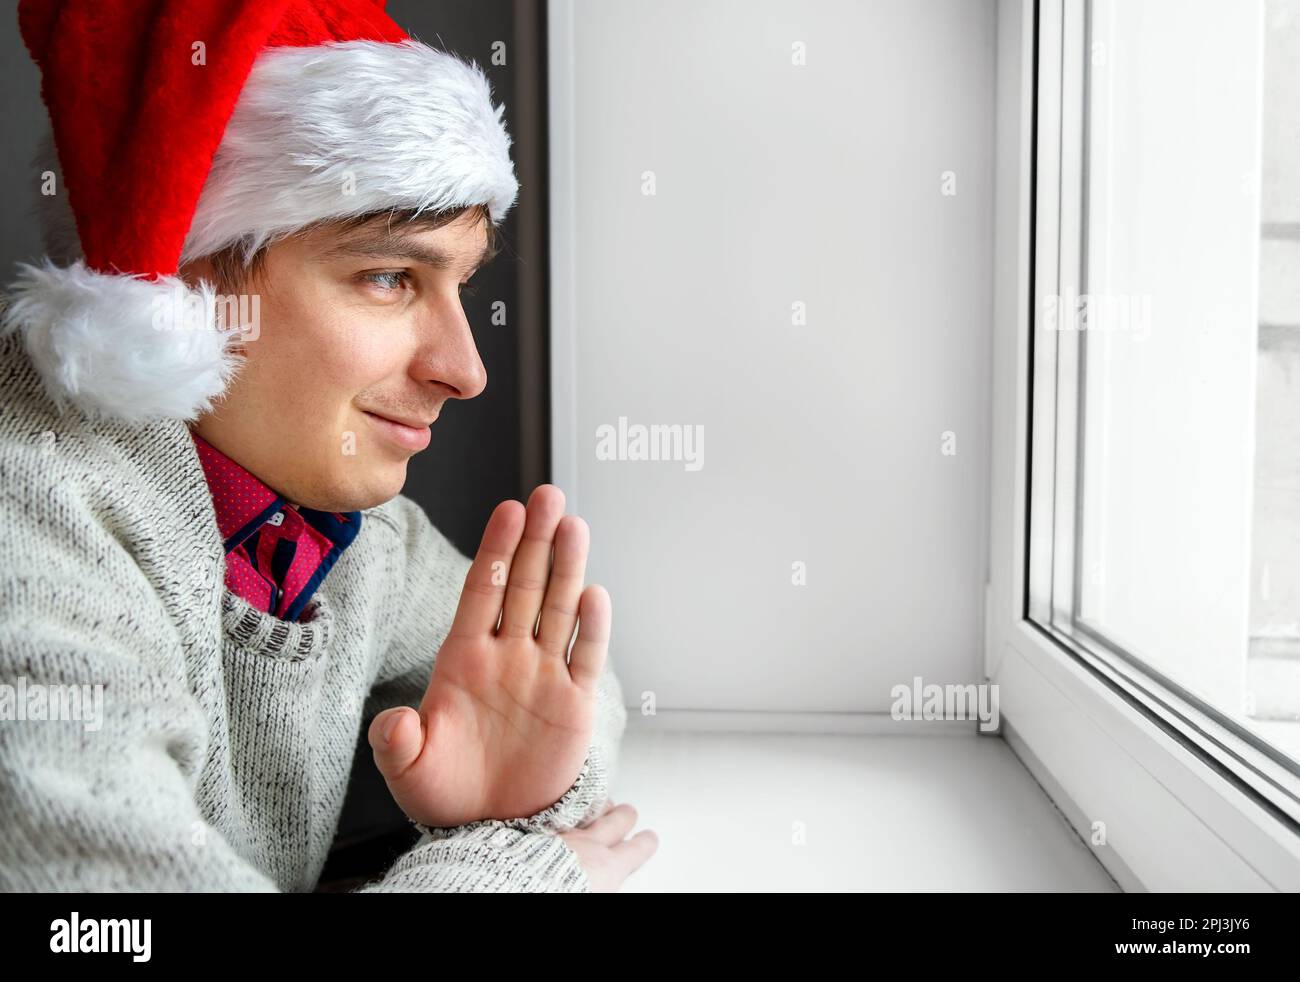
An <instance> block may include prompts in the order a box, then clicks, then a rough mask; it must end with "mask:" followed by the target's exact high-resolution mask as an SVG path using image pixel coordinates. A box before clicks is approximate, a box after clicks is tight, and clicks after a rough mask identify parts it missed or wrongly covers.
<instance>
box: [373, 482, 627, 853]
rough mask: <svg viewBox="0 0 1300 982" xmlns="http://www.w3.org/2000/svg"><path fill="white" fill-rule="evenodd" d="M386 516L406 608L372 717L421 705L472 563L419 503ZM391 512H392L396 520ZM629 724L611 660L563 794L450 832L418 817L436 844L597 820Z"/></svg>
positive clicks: (396, 503)
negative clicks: (587, 737)
mask: <svg viewBox="0 0 1300 982" xmlns="http://www.w3.org/2000/svg"><path fill="white" fill-rule="evenodd" d="M384 507H385V510H386V511H387V515H386V516H385V517H386V518H387V520H388V521H390V523H391V524H392V525H393V526H394V528H395V529H396V530H397V532H398V535H399V536H400V538H401V540H402V543H403V547H402V549H401V554H402V556H403V558H404V566H405V569H404V575H403V576H402V578H401V582H402V586H401V588H400V590H399V591H398V596H399V597H400V598H401V599H400V604H401V606H400V607H399V608H398V611H397V613H396V616H395V623H394V629H393V633H392V639H391V641H390V643H389V646H388V649H387V651H386V652H385V658H384V662H383V665H382V667H381V669H380V671H379V675H378V677H377V679H376V682H375V685H374V687H373V688H372V689H371V693H370V697H369V700H368V702H367V705H366V716H367V718H369V717H370V716H372V715H374V714H375V713H378V712H381V711H383V710H384V709H388V708H391V707H393V706H399V705H406V706H411V707H413V708H418V707H419V705H420V700H421V699H423V697H424V692H425V689H426V688H428V685H429V678H430V675H431V674H432V672H433V663H434V659H435V657H436V654H437V651H438V649H439V647H441V645H442V642H443V640H444V639H445V638H446V636H447V634H448V632H449V631H450V630H451V622H452V619H453V618H454V617H455V614H456V606H457V604H458V603H459V602H460V593H461V590H462V588H463V587H464V585H465V577H466V575H467V574H468V572H469V568H470V566H471V564H472V560H471V559H470V557H468V556H466V555H465V554H464V553H462V552H461V551H460V550H459V549H457V548H456V547H455V546H454V545H452V544H451V543H450V542H449V541H448V540H447V538H446V537H445V536H444V535H443V534H442V533H441V532H439V531H438V530H437V529H436V528H435V527H434V525H433V523H432V522H430V520H429V518H428V516H427V515H426V514H425V513H424V510H423V509H422V508H420V506H419V505H417V504H416V503H415V502H414V501H412V500H410V499H409V498H406V497H405V496H403V495H398V496H397V497H396V498H394V499H393V500H392V501H391V502H389V504H388V505H387V506H384ZM390 516H391V517H390ZM626 725H627V709H626V708H625V707H624V705H623V693H622V689H621V686H620V684H619V680H618V676H617V675H616V674H615V673H614V669H613V665H612V663H611V660H610V659H606V662H605V668H604V671H603V672H602V673H601V677H600V682H599V686H598V688H597V694H596V723H595V729H594V732H593V735H592V743H591V746H590V748H589V749H588V752H587V758H586V760H585V762H584V763H583V766H582V770H581V771H580V772H579V774H578V776H577V777H576V778H575V779H574V782H573V784H572V785H571V786H570V788H569V790H568V791H566V792H565V793H564V795H563V796H561V798H560V799H559V800H558V801H556V802H555V803H553V804H552V805H550V806H549V807H547V808H545V809H543V810H542V811H540V812H538V813H536V814H535V815H530V816H526V817H523V818H515V819H509V820H505V821H500V820H491V821H488V822H470V823H467V824H465V825H460V826H456V827H455V828H451V829H443V828H431V827H428V826H425V825H422V824H420V823H419V822H412V824H413V825H414V826H415V827H416V828H417V829H419V830H420V831H421V832H422V833H423V834H424V838H426V839H430V840H432V841H437V840H439V839H444V838H447V837H454V836H459V835H463V834H470V833H472V834H475V835H483V834H490V833H492V832H495V833H497V835H498V841H500V836H501V835H502V834H503V833H502V831H501V830H503V829H514V830H517V831H520V832H562V831H565V830H567V829H572V828H575V827H578V826H580V825H583V824H585V823H586V822H587V821H589V820H590V819H591V818H593V817H595V816H596V815H597V814H598V813H599V811H600V809H601V807H602V806H603V805H604V803H605V801H606V800H607V799H608V796H609V783H610V781H611V780H612V779H613V777H614V770H615V765H616V763H617V757H618V748H619V743H620V741H621V739H622V735H623V731H624V730H625V728H626Z"/></svg>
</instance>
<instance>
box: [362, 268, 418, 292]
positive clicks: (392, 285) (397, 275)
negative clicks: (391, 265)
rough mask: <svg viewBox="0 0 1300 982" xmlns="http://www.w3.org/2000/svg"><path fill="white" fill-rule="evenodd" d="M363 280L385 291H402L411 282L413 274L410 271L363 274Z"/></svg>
mask: <svg viewBox="0 0 1300 982" xmlns="http://www.w3.org/2000/svg"><path fill="white" fill-rule="evenodd" d="M361 278H362V279H364V280H366V281H367V282H370V283H374V284H375V285H376V286H379V287H382V288H383V289H385V290H400V289H401V288H402V287H403V286H405V285H406V284H407V283H409V282H410V279H411V274H410V272H409V271H408V270H405V269H398V270H392V271H389V272H385V273H363V274H362V277H361Z"/></svg>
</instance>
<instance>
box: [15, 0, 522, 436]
mask: <svg viewBox="0 0 1300 982" xmlns="http://www.w3.org/2000/svg"><path fill="white" fill-rule="evenodd" d="M383 8H384V0H152V2H142V0H21V2H20V4H19V11H18V16H19V26H20V29H21V31H22V36H23V40H24V41H25V43H26V45H27V48H28V50H29V51H30V52H31V54H32V57H33V58H34V59H35V61H36V63H37V65H38V66H39V67H40V70H41V96H42V98H43V99H44V101H45V105H46V107H47V109H48V110H49V116H50V122H51V125H52V129H53V139H54V145H55V147H56V148H57V155H58V168H57V170H58V171H59V172H61V173H58V176H57V177H56V192H57V195H56V199H54V200H56V201H57V202H58V203H59V204H61V205H66V206H68V207H70V209H71V213H72V217H73V219H74V220H75V225H76V238H77V245H78V246H79V250H78V252H79V254H80V257H79V258H76V259H75V260H74V261H72V262H70V263H67V264H64V265H59V264H56V262H55V261H53V260H51V259H50V258H49V257H47V258H46V259H45V260H44V261H43V262H42V263H41V264H40V265H36V266H32V265H27V264H22V265H20V266H19V274H18V278H17V280H16V281H15V282H14V283H13V284H12V286H11V288H10V293H11V296H10V302H9V306H8V309H7V310H6V312H5V315H4V321H3V327H2V328H0V330H3V331H4V332H10V331H21V332H22V333H23V334H24V338H25V344H26V348H27V351H28V353H29V354H30V356H31V358H32V361H33V363H34V364H35V366H36V368H37V370H38V371H39V372H40V374H41V376H42V379H43V381H44V384H45V387H46V390H47V391H48V392H49V394H50V396H51V397H52V398H53V399H54V400H55V401H56V402H57V403H58V404H59V405H60V406H61V407H62V406H64V405H65V404H67V403H72V404H74V405H76V406H78V407H79V408H81V409H82V410H84V411H85V412H87V413H88V414H90V415H92V416H98V417H108V418H114V419H119V420H125V421H128V422H139V421H144V420H149V419H158V418H172V419H186V420H192V419H195V418H197V417H198V416H199V415H200V414H202V413H204V412H207V411H208V410H210V409H211V408H212V400H213V399H214V398H216V397H217V396H219V395H220V394H221V393H222V392H223V391H224V389H225V387H226V385H227V384H228V382H229V380H230V378H231V376H232V374H233V372H234V371H235V370H236V369H237V367H238V363H239V356H238V354H237V353H236V352H234V351H232V345H234V344H236V343H237V342H238V340H239V337H240V333H239V327H238V326H237V325H233V326H232V325H224V326H223V324H222V322H221V319H220V317H219V316H218V315H219V310H218V298H217V295H216V292H215V287H214V286H213V285H211V284H207V283H201V284H199V285H198V286H197V287H194V288H190V287H187V286H186V285H185V284H184V283H183V282H182V281H181V280H180V279H179V278H178V277H177V275H176V274H177V272H178V270H179V268H180V266H181V265H182V264H184V263H185V262H187V261H189V260H191V259H195V258H198V257H201V256H205V255H209V254H211V253H213V252H216V251H218V250H220V249H223V248H226V247H228V246H232V245H241V246H242V247H243V248H245V249H246V250H247V251H248V252H249V253H251V252H252V251H253V250H255V249H256V248H257V247H259V246H261V245H263V244H265V243H267V242H270V241H273V240H274V239H275V238H276V237H278V236H281V235H283V234H286V233H289V232H292V231H294V230H296V229H300V228H303V227H305V226H307V225H309V224H311V223H313V222H317V221H320V220H322V219H330V218H346V217H351V216H356V215H361V214H366V213H370V212H375V211H386V210H389V209H417V210H421V211H424V210H431V211H440V210H443V209H447V208H454V207H462V206H469V205H483V206H485V207H486V209H487V211H488V215H489V217H490V219H491V221H492V222H493V223H496V224H499V223H500V222H501V221H502V219H503V218H504V217H505V214H506V212H508V211H509V210H510V208H511V206H512V205H513V204H514V202H515V198H516V196H517V194H518V189H519V185H518V181H517V180H516V178H515V173H514V167H513V165H512V164H511V161H510V154H509V147H510V136H509V134H508V133H507V132H506V128H505V125H504V123H503V121H502V116H503V113H504V107H503V106H493V104H492V97H491V90H490V87H489V84H488V81H487V78H486V76H485V75H484V74H483V71H482V70H481V69H480V68H479V67H478V65H477V64H475V63H468V64H467V63H466V62H463V61H461V60H459V59H457V58H455V57H454V56H452V55H450V54H447V53H446V52H443V51H438V50H435V49H433V48H431V47H428V46H427V45H424V44H422V43H420V42H418V41H415V40H413V39H412V38H410V37H408V36H407V34H406V33H405V32H404V31H403V30H402V29H401V28H400V27H398V26H397V25H396V24H395V23H394V22H393V21H392V20H391V19H390V18H389V17H388V16H387V14H385V13H384V9H383ZM65 182H66V183H65ZM64 258H66V257H64Z"/></svg>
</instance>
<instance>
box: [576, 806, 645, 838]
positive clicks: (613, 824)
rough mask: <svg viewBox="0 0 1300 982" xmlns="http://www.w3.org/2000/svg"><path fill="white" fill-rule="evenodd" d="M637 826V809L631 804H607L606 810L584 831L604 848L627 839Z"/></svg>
mask: <svg viewBox="0 0 1300 982" xmlns="http://www.w3.org/2000/svg"><path fill="white" fill-rule="evenodd" d="M634 825H636V809H635V808H633V807H632V806H631V805H629V804H626V803H624V804H622V805H617V806H616V805H614V804H613V803H607V804H606V806H605V810H604V811H603V812H601V813H600V815H599V816H598V817H597V818H596V819H595V820H593V821H592V822H591V824H589V825H588V826H587V827H586V828H585V829H584V830H583V831H585V832H589V833H590V834H591V837H592V838H593V839H595V840H596V841H597V842H599V843H600V844H601V845H604V846H615V845H618V843H620V842H622V841H623V840H624V839H626V838H627V834H628V833H629V832H631V831H632V826H634Z"/></svg>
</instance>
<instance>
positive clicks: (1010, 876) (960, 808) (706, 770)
mask: <svg viewBox="0 0 1300 982" xmlns="http://www.w3.org/2000/svg"><path fill="white" fill-rule="evenodd" d="M884 722H885V723H886V724H888V723H890V721H889V720H888V719H885V720H884ZM892 725H894V726H898V725H909V726H910V725H915V726H926V725H928V724H924V723H917V724H897V723H894V724H892ZM966 728H967V732H966V733H964V734H962V735H955V736H939V737H933V738H929V737H923V736H873V735H819V734H811V733H737V732H721V731H714V732H689V731H688V732H683V731H681V730H678V729H675V728H672V727H670V726H668V725H660V724H659V723H657V722H656V721H655V720H653V719H645V718H640V717H634V718H633V719H632V720H630V722H629V726H628V730H627V733H626V734H625V736H624V738H623V743H622V747H621V750H620V754H619V764H618V771H617V773H616V774H615V777H614V781H613V784H612V787H611V792H612V797H613V800H614V801H615V802H623V801H627V802H630V803H631V804H632V805H634V806H635V807H636V809H637V812H638V819H637V825H636V830H639V829H642V828H651V829H654V831H655V832H656V833H657V835H658V836H659V850H658V852H657V853H656V854H655V855H654V856H653V857H652V858H651V860H650V861H649V862H648V863H647V864H646V865H645V866H643V867H642V868H641V870H639V871H638V872H637V873H635V874H634V875H633V876H632V877H631V878H630V879H629V880H628V882H627V883H626V884H625V886H624V888H623V889H624V892H628V893H641V892H656V891H742V892H743V891H776V892H780V891H859V890H861V891H1050V892H1060V891H1066V892H1083V891H1088V892H1092V891H1102V892H1110V891H1116V890H1117V889H1118V887H1117V885H1116V883H1115V881H1114V880H1112V879H1111V878H1110V876H1109V875H1107V873H1106V871H1105V869H1103V867H1102V866H1101V865H1100V864H1099V863H1098V862H1097V860H1096V858H1095V857H1094V856H1093V855H1092V853H1091V851H1090V849H1089V847H1088V846H1087V845H1085V844H1084V842H1083V840H1081V839H1080V838H1079V837H1078V836H1077V835H1076V834H1075V833H1074V831H1073V830H1072V829H1071V828H1070V826H1069V824H1068V823H1067V822H1066V821H1065V819H1064V818H1063V816H1062V815H1061V813H1060V812H1059V811H1057V809H1056V807H1055V806H1054V805H1053V804H1052V802H1051V801H1050V800H1049V799H1048V797H1047V796H1046V795H1045V794H1044V793H1043V791H1042V789H1041V788H1040V787H1039V786H1038V784H1037V783H1036V782H1035V781H1034V779H1033V778H1032V777H1031V776H1030V774H1029V772H1028V771H1027V770H1026V769H1025V768H1024V767H1023V766H1022V765H1021V764H1020V762H1019V761H1018V760H1017V759H1016V757H1015V755H1014V754H1013V753H1012V752H1011V750H1010V748H1009V747H1008V746H1007V744H1006V742H1005V741H1004V740H1002V739H1000V738H999V737H997V736H977V735H976V734H975V733H974V732H973V730H974V724H973V723H971V724H969V725H966ZM797 823H802V828H803V830H804V834H805V843H804V844H803V845H796V844H795V841H794V840H795V835H796V830H797V829H798V828H799V826H798V825H797Z"/></svg>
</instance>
